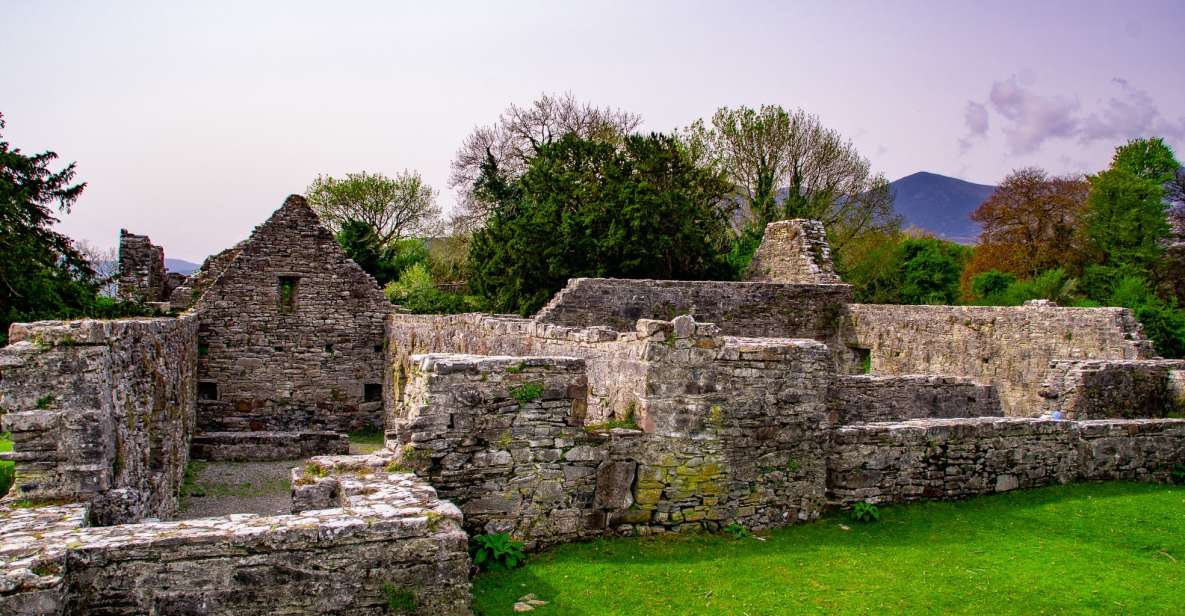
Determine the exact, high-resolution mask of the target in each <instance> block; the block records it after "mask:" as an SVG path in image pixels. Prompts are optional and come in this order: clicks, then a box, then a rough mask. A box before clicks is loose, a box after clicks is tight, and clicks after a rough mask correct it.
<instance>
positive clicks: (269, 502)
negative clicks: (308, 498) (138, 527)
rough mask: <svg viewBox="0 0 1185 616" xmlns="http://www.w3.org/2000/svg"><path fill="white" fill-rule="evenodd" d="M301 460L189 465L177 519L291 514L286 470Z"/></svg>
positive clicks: (300, 463)
mask: <svg viewBox="0 0 1185 616" xmlns="http://www.w3.org/2000/svg"><path fill="white" fill-rule="evenodd" d="M303 464H304V460H284V461H280V462H204V461H201V460H194V461H192V462H191V463H190V474H191V475H192V478H191V479H190V480H189V481H187V482H186V484H185V486H184V487H183V488H182V490H181V507H180V512H178V514H177V519H179V520H192V519H194V518H206V517H211V516H220V515H227V514H231V513H258V514H261V515H274V514H277V513H291V509H292V496H291V486H290V485H289V469H292V468H293V467H297V466H301V465H303Z"/></svg>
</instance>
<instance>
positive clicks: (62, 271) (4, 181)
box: [0, 115, 144, 344]
mask: <svg viewBox="0 0 1185 616" xmlns="http://www.w3.org/2000/svg"><path fill="white" fill-rule="evenodd" d="M4 126H5V123H4V117H3V116H2V115H0V130H2V129H3V128H4ZM57 157H58V156H57V154H55V153H53V152H42V153H40V154H25V153H23V152H21V150H20V149H19V148H13V147H11V146H10V145H9V144H8V142H7V141H3V140H2V137H0V255H3V256H4V258H3V259H0V344H3V343H4V342H5V341H6V339H7V334H8V326H9V324H11V323H13V322H16V321H33V320H38V319H56V318H74V317H80V316H102V317H114V316H124V315H126V314H142V313H143V312H144V309H143V308H142V307H139V306H137V305H133V304H127V303H120V302H116V301H114V300H111V299H109V298H102V297H99V295H98V293H99V287H100V281H99V280H98V279H97V278H96V276H95V271H94V268H93V267H92V265H91V264H90V263H89V262H88V261H87V259H86V257H85V256H84V255H83V254H82V253H81V252H80V251H79V250H78V248H77V247H76V246H75V244H74V242H73V241H71V240H70V238H68V237H66V236H65V235H62V234H61V233H58V232H56V231H54V230H53V225H54V224H55V223H57V222H58V218H57V217H56V215H55V212H54V209H55V206H56V209H57V211H58V212H61V213H69V212H70V208H71V207H72V206H73V205H74V203H75V202H76V201H77V200H78V197H79V195H81V194H82V191H83V189H84V188H86V184H85V183H81V184H73V183H72V182H73V180H74V173H75V172H74V163H70V164H69V165H67V166H66V167H65V168H64V169H61V170H58V171H54V170H52V169H51V168H50V165H51V164H52V163H53V161H54V160H56V159H57Z"/></svg>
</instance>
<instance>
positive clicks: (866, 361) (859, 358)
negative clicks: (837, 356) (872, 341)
mask: <svg viewBox="0 0 1185 616" xmlns="http://www.w3.org/2000/svg"><path fill="white" fill-rule="evenodd" d="M848 349H849V350H851V352H852V355H853V356H854V357H855V358H856V365H857V366H858V367H859V368H860V374H872V349H861V348H859V347H848Z"/></svg>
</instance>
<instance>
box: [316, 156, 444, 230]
mask: <svg viewBox="0 0 1185 616" xmlns="http://www.w3.org/2000/svg"><path fill="white" fill-rule="evenodd" d="M307 196H308V200H309V205H310V206H312V208H313V209H314V210H315V211H316V212H317V215H319V216H320V217H321V221H322V222H324V223H325V225H326V226H328V227H329V229H330V230H331V231H333V232H334V233H335V234H336V233H337V232H338V231H340V230H341V227H342V225H343V224H345V223H346V221H350V220H358V221H362V222H365V223H366V224H368V225H370V227H371V228H372V229H373V230H374V232H375V235H377V236H378V238H379V241H380V243H381V244H382V245H384V246H385V245H387V244H389V243H390V242H393V241H396V240H399V239H402V238H405V237H411V236H417V235H418V236H431V235H433V234H434V233H436V232H437V231H438V230H439V224H440V207H439V206H437V205H436V191H435V190H433V189H432V187H431V186H429V185H428V184H426V183H424V180H423V179H422V178H421V177H420V174H419V173H418V172H416V171H404V172H402V173H399V174H397V175H396V176H395V177H393V178H391V177H387V176H385V175H383V174H381V173H366V172H365V171H363V172H362V173H348V174H346V177H345V178H343V179H337V178H332V177H329V176H319V177H317V179H316V180H314V181H313V183H312V184H311V185H309V188H308V195H307Z"/></svg>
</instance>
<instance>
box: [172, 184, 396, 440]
mask: <svg viewBox="0 0 1185 616" xmlns="http://www.w3.org/2000/svg"><path fill="white" fill-rule="evenodd" d="M391 309H392V308H391V304H390V302H388V301H387V299H386V298H385V297H384V296H383V294H382V291H380V290H379V289H378V286H377V285H376V283H375V281H374V279H373V278H371V277H370V276H369V275H368V274H366V272H364V271H362V269H361V268H360V267H358V265H357V264H355V263H354V262H353V261H351V260H350V259H349V258H348V257H346V255H345V253H344V252H342V250H341V247H340V246H338V244H337V241H336V240H335V239H334V237H333V236H332V234H330V233H329V231H328V230H326V229H325V227H324V226H322V225H321V223H320V221H319V220H318V219H317V216H316V214H314V213H313V211H312V209H311V208H309V206H308V204H307V203H306V202H305V200H304V198H302V197H299V196H295V195H293V196H291V197H289V198H288V199H287V200H286V201H285V202H284V206H283V207H281V208H280V209H279V210H277V211H276V213H275V214H273V215H272V217H271V218H270V219H268V221H267V222H265V223H263V224H262V225H260V226H259V227H257V228H256V229H255V231H254V232H253V233H252V235H251V237H250V239H248V240H247V241H246V242H245V243H244V244H243V245H242V246H241V247H240V248H239V249H238V253H237V255H235V256H234V257H233V260H232V261H230V263H229V264H226V265H225V269H224V271H223V272H222V274H221V275H220V276H219V277H218V278H217V280H216V281H215V282H213V284H211V285H210V286H209V288H208V289H207V290H206V292H205V293H204V294H203V295H202V297H201V299H200V300H199V301H198V303H197V304H196V305H195V306H194V308H193V310H194V311H195V312H196V313H197V315H198V318H199V319H200V321H201V329H200V331H199V334H198V338H199V344H200V346H201V357H200V360H199V367H198V380H199V385H198V393H199V399H198V428H199V430H201V431H203V432H205V431H209V432H244V431H293V432H300V431H306V430H335V431H342V432H344V431H351V430H359V429H363V428H367V427H371V426H375V427H377V426H380V425H381V424H382V387H383V378H384V370H383V359H384V355H383V344H384V341H383V338H384V333H383V321H384V319H385V318H386V316H387V314H388V313H390V312H391Z"/></svg>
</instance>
